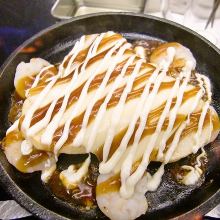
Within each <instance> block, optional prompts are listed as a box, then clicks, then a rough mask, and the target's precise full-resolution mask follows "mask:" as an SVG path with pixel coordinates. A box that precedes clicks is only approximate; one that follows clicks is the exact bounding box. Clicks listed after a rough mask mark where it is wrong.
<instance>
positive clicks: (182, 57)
mask: <svg viewBox="0 0 220 220" xmlns="http://www.w3.org/2000/svg"><path fill="white" fill-rule="evenodd" d="M168 47H174V48H175V50H176V55H175V57H174V60H173V63H172V64H171V68H172V67H173V68H182V67H184V66H185V65H186V62H187V61H190V62H191V63H192V67H193V69H195V67H196V60H195V58H194V56H193V54H192V53H191V51H190V50H189V49H188V48H186V47H184V46H183V45H181V44H179V43H176V42H171V43H164V44H161V45H160V46H159V47H157V48H156V49H155V50H154V51H153V52H152V54H151V56H150V62H151V63H154V64H159V63H161V61H162V59H164V56H166V51H167V48H168Z"/></svg>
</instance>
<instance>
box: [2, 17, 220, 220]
mask: <svg viewBox="0 0 220 220" xmlns="http://www.w3.org/2000/svg"><path fill="white" fill-rule="evenodd" d="M108 30H113V31H115V32H120V33H122V34H124V35H125V36H126V38H127V39H128V40H131V41H133V40H140V39H148V38H149V36H150V37H154V38H159V39H162V40H164V41H177V42H179V43H181V44H183V45H185V46H186V47H188V48H189V49H190V50H191V51H192V52H193V54H194V56H195V58H196V60H197V69H198V71H200V72H201V73H204V74H207V75H208V76H209V78H210V79H211V82H212V85H213V93H214V97H213V99H214V103H213V104H214V106H215V108H216V110H217V111H218V113H220V105H219V101H220V74H219V64H220V51H219V50H218V49H217V48H216V47H215V46H214V45H212V44H211V43H210V42H209V41H207V40H205V39H204V38H203V37H201V36H199V35H198V34H196V33H195V32H193V31H191V30H189V29H187V28H185V27H183V26H181V25H178V24H176V23H173V22H171V21H166V20H163V19H160V18H155V17H151V16H146V15H138V14H132V13H99V14H93V15H86V16H82V17H78V18H74V19H72V20H68V21H65V22H63V23H59V24H56V25H54V26H52V27H50V28H47V29H45V30H44V31H42V32H40V33H39V34H37V35H35V36H34V37H32V38H31V39H29V40H28V41H26V42H25V43H24V44H22V45H21V46H20V47H19V48H18V49H17V50H16V51H15V52H14V53H13V54H12V55H11V56H10V57H9V58H8V60H7V61H6V62H5V63H4V65H3V66H2V68H1V71H0V74H1V75H0V122H1V123H0V135H1V136H0V137H1V138H3V137H4V135H5V131H6V129H7V128H8V126H9V124H8V119H7V114H8V110H9V106H10V94H11V92H12V91H13V90H14V88H13V79H14V73H15V68H16V66H17V65H18V63H19V62H21V61H29V59H30V58H32V57H42V58H44V59H46V60H48V61H50V62H51V63H56V62H58V61H60V60H61V59H62V57H63V56H64V54H65V53H66V52H67V51H68V50H69V49H70V48H71V47H72V46H73V45H74V42H75V40H76V39H78V38H79V37H80V36H81V35H84V34H92V33H100V32H106V31H108ZM212 145H213V146H211V147H210V146H208V148H207V149H208V155H209V158H210V160H209V163H208V165H207V170H206V174H205V177H204V178H205V181H203V182H201V183H200V184H197V185H196V186H192V187H186V186H182V185H180V184H177V183H176V182H175V181H173V178H172V175H171V172H169V170H170V169H171V170H172V166H175V164H171V165H168V166H167V168H166V170H167V171H166V172H167V174H166V175H165V176H164V177H163V181H162V184H161V186H160V187H159V188H158V190H157V191H156V192H153V193H148V194H147V197H148V201H149V204H150V208H149V211H148V212H147V214H146V215H145V216H142V217H140V219H145V218H147V219H168V218H182V219H192V218H194V217H199V216H201V215H203V214H205V213H207V212H208V211H209V210H211V209H212V208H214V207H215V206H216V205H217V204H218V203H220V175H219V174H220V169H219V167H220V165H219V164H220V159H219V158H220V150H219V141H218V140H216V141H215V142H214V143H213V144H212ZM66 160H67V159H65V158H64V161H66ZM186 160H187V159H185V161H184V160H183V161H182V163H185V162H187V161H186ZM180 163H181V162H180ZM0 182H1V183H2V185H3V187H4V188H5V190H6V191H7V192H9V193H10V194H11V195H12V196H13V198H14V199H15V200H17V201H18V202H19V203H20V204H21V205H22V206H23V207H24V208H26V209H27V210H28V211H30V212H31V213H33V214H34V215H36V216H38V217H40V218H42V219H93V218H103V219H105V218H106V217H104V215H103V214H102V213H101V212H100V211H99V210H98V209H97V208H96V209H93V210H91V211H85V210H83V209H81V208H79V207H76V206H71V205H70V204H68V203H66V202H64V201H62V200H60V199H58V198H56V197H54V196H53V195H52V194H51V193H50V192H49V191H48V189H47V187H45V186H44V185H43V184H42V183H41V181H40V174H39V173H33V174H22V173H20V172H18V171H17V170H16V169H15V168H14V167H12V166H11V165H10V164H9V163H8V162H7V160H6V158H5V156H4V153H3V152H2V150H0Z"/></svg>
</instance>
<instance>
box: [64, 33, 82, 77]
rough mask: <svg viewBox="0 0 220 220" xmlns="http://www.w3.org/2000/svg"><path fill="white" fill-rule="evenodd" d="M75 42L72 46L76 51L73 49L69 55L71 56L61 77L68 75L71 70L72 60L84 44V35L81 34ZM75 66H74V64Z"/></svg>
mask: <svg viewBox="0 0 220 220" xmlns="http://www.w3.org/2000/svg"><path fill="white" fill-rule="evenodd" d="M76 44H77V45H76ZM76 44H75V46H74V48H75V47H76V52H75V51H73V53H72V56H71V58H70V60H69V62H68V64H67V67H66V69H65V71H64V74H63V77H66V76H68V75H69V74H70V73H71V72H72V71H73V69H71V67H72V63H73V61H74V60H75V58H76V56H77V55H78V54H79V52H80V51H81V50H82V49H83V46H84V44H85V35H83V36H82V37H81V38H80V41H77V42H76ZM75 67H76V66H75Z"/></svg>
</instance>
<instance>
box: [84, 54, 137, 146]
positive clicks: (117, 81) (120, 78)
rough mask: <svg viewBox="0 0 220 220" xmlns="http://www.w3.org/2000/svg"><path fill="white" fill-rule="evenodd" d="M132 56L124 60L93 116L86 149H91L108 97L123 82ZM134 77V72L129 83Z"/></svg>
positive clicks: (109, 97) (132, 58) (132, 59)
mask: <svg viewBox="0 0 220 220" xmlns="http://www.w3.org/2000/svg"><path fill="white" fill-rule="evenodd" d="M134 58H135V56H131V57H130V58H129V59H128V61H127V62H126V64H125V65H124V66H123V68H122V70H121V73H120V74H119V75H118V76H117V77H116V79H115V81H114V83H113V85H112V88H111V90H110V91H109V93H108V94H107V96H106V98H105V100H104V102H103V104H102V105H101V106H100V108H99V111H98V113H97V115H96V118H95V121H94V125H93V127H92V131H91V134H90V136H89V138H88V147H87V149H88V150H90V149H92V146H93V144H94V141H95V138H96V135H97V130H98V127H99V125H100V123H101V120H102V118H103V115H104V114H105V112H106V110H107V104H108V102H109V101H110V99H111V97H112V95H113V93H114V92H115V90H116V89H117V88H118V87H119V85H120V84H121V83H122V82H123V80H125V78H124V75H125V73H126V71H127V68H128V67H129V65H131V64H132V62H133V61H134ZM135 77H136V74H133V75H131V83H130V84H132V85H133V81H134V79H135ZM128 84H129V79H128V83H127V84H126V85H128ZM130 87H132V86H130ZM114 116H115V115H114Z"/></svg>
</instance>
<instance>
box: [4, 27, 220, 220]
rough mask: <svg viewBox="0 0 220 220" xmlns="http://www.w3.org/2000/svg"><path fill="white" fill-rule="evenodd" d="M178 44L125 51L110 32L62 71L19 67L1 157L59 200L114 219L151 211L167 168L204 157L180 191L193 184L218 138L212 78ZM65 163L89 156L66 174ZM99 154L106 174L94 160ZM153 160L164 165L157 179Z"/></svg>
mask: <svg viewBox="0 0 220 220" xmlns="http://www.w3.org/2000/svg"><path fill="white" fill-rule="evenodd" d="M195 67H196V60H195V58H194V57H193V54H192V53H191V52H190V50H189V49H188V48H186V47H184V46H183V45H181V44H179V43H178V42H168V43H164V42H160V41H151V42H150V41H141V42H135V43H133V44H132V43H128V42H127V40H126V38H124V37H123V36H122V35H120V34H118V33H115V32H112V31H109V32H106V33H101V34H92V35H86V36H82V37H81V38H80V39H79V40H78V41H77V42H76V43H75V45H74V47H73V48H72V49H71V51H69V53H68V54H67V55H66V56H65V57H64V58H63V60H61V61H60V63H58V64H51V63H49V62H47V61H46V60H43V59H41V58H32V59H31V60H30V62H29V63H24V62H22V63H20V64H19V65H18V67H17V69H16V74H15V79H14V85H15V94H14V96H13V104H12V106H11V111H10V114H9V119H10V121H12V122H13V124H12V126H11V127H10V128H9V129H8V130H7V133H6V137H5V138H4V140H3V148H4V152H5V155H6V157H7V159H8V161H9V162H10V163H11V164H12V165H14V166H15V167H16V168H17V169H18V170H19V171H21V172H24V173H31V172H35V171H42V175H41V179H42V181H43V182H45V183H46V184H48V186H49V187H50V188H51V190H52V191H53V192H54V194H55V195H57V196H58V197H61V198H63V199H66V200H68V197H71V201H72V200H74V202H75V203H76V204H80V205H81V206H84V207H86V208H87V209H90V208H92V207H93V205H94V204H96V203H97V205H98V207H99V208H100V210H101V211H102V212H103V213H104V214H105V215H106V216H108V217H109V218H110V219H135V218H137V217H139V216H140V215H142V214H144V213H146V212H147V209H148V203H147V198H146V197H145V193H146V192H148V191H156V190H157V188H158V186H159V185H160V183H161V180H162V176H163V175H166V172H164V167H165V166H166V165H167V164H168V163H171V162H175V161H179V160H180V159H181V158H184V157H187V156H189V155H190V154H195V153H197V152H198V151H200V154H199V155H198V156H197V157H196V160H195V164H194V165H193V166H191V165H190V164H185V165H183V166H181V167H180V168H179V171H178V172H177V173H178V182H179V184H185V185H187V186H189V185H193V184H196V183H197V182H198V181H199V179H200V177H201V175H202V173H203V165H204V164H203V162H204V159H205V158H206V152H205V150H204V148H203V147H204V146H205V145H206V144H208V143H210V142H212V141H213V140H214V139H215V138H216V137H217V135H218V133H219V129H220V123H219V118H218V115H217V113H216V111H215V109H214V108H213V107H212V106H211V102H212V92H211V85H210V81H209V79H208V78H207V76H205V75H203V74H200V73H198V72H197V71H196V70H195ZM61 154H87V155H88V156H87V158H86V159H85V161H84V162H83V163H81V164H77V165H75V164H72V165H70V166H69V167H68V168H67V169H64V170H62V171H60V170H57V169H56V168H57V167H56V163H57V161H58V160H59V156H60V155H61ZM91 154H94V155H95V156H96V157H97V158H98V160H99V165H98V166H95V165H94V164H93V162H92V159H91V157H92V156H91ZM151 161H158V162H160V163H161V165H160V167H159V168H158V170H156V172H155V173H154V174H150V173H149V172H147V168H148V166H149V164H150V162H151Z"/></svg>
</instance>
